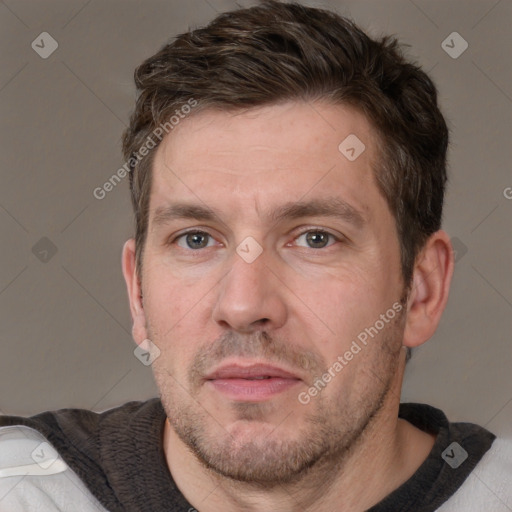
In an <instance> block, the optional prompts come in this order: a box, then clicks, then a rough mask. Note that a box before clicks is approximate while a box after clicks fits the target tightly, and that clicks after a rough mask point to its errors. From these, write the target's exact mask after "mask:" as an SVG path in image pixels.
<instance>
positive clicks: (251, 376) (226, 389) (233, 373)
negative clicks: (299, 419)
mask: <svg viewBox="0 0 512 512" xmlns="http://www.w3.org/2000/svg"><path fill="white" fill-rule="evenodd" d="M205 381H206V384H207V385H209V386H211V387H212V388H213V389H214V390H215V391H216V392H219V393H221V394H222V395H224V396H225V397H226V398H228V399H230V400H234V401H242V402H260V401H264V400H269V399H270V398H272V397H274V396H276V395H278V394H280V393H283V392H284V391H286V390H288V389H290V388H291V387H294V386H296V385H297V384H298V383H300V382H301V381H302V379H301V378H300V377H299V376H298V375H295V374H293V373H291V372H289V371H287V370H284V369H283V368H279V367H276V366H271V365H266V364H251V365H243V364H231V365H226V366H223V367H221V368H218V369H217V370H215V371H214V372H212V373H211V374H209V375H207V376H206V378H205Z"/></svg>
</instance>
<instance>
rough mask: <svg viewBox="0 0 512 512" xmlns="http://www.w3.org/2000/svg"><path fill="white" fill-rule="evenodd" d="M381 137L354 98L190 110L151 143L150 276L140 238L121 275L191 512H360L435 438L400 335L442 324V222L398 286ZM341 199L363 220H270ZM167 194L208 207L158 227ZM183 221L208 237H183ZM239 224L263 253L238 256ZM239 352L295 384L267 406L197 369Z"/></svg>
mask: <svg viewBox="0 0 512 512" xmlns="http://www.w3.org/2000/svg"><path fill="white" fill-rule="evenodd" d="M349 134H356V135H357V137H358V138H359V139H360V140H361V141H363V143H364V144H365V146H366V149H365V151H364V152H363V153H362V154H361V155H360V156H359V157H358V158H357V159H356V160H354V161H349V160H348V159H347V158H345V156H344V155H342V154H341V153H340V151H339V150H338V145H339V144H340V142H341V141H343V140H344V139H345V138H346V137H347V136H348V135H349ZM376 147H377V139H376V134H375V132H374V130H373V129H372V127H371V126H370V125H369V123H368V121H367V120H366V118H365V117H364V116H363V115H362V114H360V113H359V112H357V111H356V110H354V109H352V108H349V107H345V106H339V105H337V106H334V105H331V104H327V103H324V102H316V103H315V104H314V105H310V104H306V103H297V102H289V103H285V104H281V105H272V106H267V107H262V108H257V109H251V110H248V111H240V112H237V113H227V112H221V111H211V110H206V111H203V112H200V113H196V114H195V115H193V116H190V117H189V118H187V119H185V120H184V121H182V122H181V123H180V124H179V125H178V126H177V127H176V128H175V129H174V130H173V132H171V133H170V134H169V135H168V136H167V137H166V138H165V139H164V140H163V141H162V144H161V145H160V147H159V148H158V150H157V153H156V155H155V160H154V168H153V172H154V174H153V184H152V190H151V196H150V218H149V230H148V237H147V240H146V246H145V250H144V261H143V270H142V276H138V275H137V272H136V266H135V242H134V240H133V239H131V240H129V241H127V242H126V244H125V246H124V250H123V272H124V275H125V279H126V283H127V287H128V294H129V298H130V307H131V313H132V318H133V336H134V339H135V341H136V342H137V343H141V342H142V341H143V340H145V339H150V340H151V342H152V343H154V344H155V345H156V346H157V347H158V349H159V350H160V355H159V357H157V358H156V359H155V361H154V362H153V365H152V367H153V371H154V375H155V380H156V382H157V385H158V387H159V390H160V394H161V399H162V403H163V405H164V407H165V410H166V413H167V417H168V420H167V421H166V423H165V429H164V437H163V443H164V450H165V454H166V460H167V464H168V466H169V470H170V472H171V474H172V476H173V478H174V480H175V482H176V483H177V485H178V487H179V488H180V490H181V491H182V493H183V494H184V495H185V497H186V498H187V499H188V501H189V502H190V503H191V504H192V505H193V506H194V507H195V508H197V509H198V510H201V512H203V511H205V512H209V511H219V510H223V511H242V510H243V511H268V510H275V511H310V510H315V512H322V511H332V510H337V511H341V512H343V511H361V510H366V509H368V508H369V507H371V506H373V505H374V504H376V503H378V502H379V501H380V500H381V499H383V498H384V497H385V496H387V495H388V494H389V493H390V492H391V491H393V490H394V489H396V488H397V487H399V486H400V485H401V484H402V483H403V482H405V481H406V480H407V479H408V478H409V477H410V476H411V475H412V474H413V473H414V472H415V471H416V469H417V468H418V467H419V466H420V465H421V463H422V462H423V461H424V460H425V458H426V457H427V456H428V453H429V452H430V450H431V448H432V446H433V443H434V441H435V437H434V436H433V435H432V434H430V433H426V432H423V431H421V430H419V429H417V428H416V427H414V426H413V425H411V424H410V423H408V422H407V421H405V420H402V419H398V417H397V415H398V406H399V401H400V389H401V385H402V379H403V372H404V367H405V348H404V347H407V346H408V347H415V346H418V345H420V344H422V343H423V342H425V341H426V340H428V339H429V338H430V337H431V336H432V334H433V333H434V331H435V329H436V327H437V325H438V323H439V320H440V318H441V314H442V311H443V309H444V307H445V305H446V301H447V299H448V293H449V287H450V281H451V276H452V273H453V265H454V262H453V253H452V250H451V245H450V240H449V237H448V235H447V234H446V233H445V232H444V231H442V230H440V231H438V232H436V233H434V234H433V235H432V236H431V237H430V238H429V239H428V241H427V242H426V244H425V246H424V248H423V250H422V251H421V253H420V254H419V255H418V258H417V260H416V264H415V268H414V277H413V282H412V283H411V287H410V293H408V294H404V291H405V290H406V287H405V283H404V282H403V279H402V274H401V269H400V247H399V241H398V237H397V231H396V223H395V219H394V218H393V215H392V214H391V212H390V210H389V207H388V205H387V203H386V201H385V198H384V197H383V196H382V195H381V193H380V192H379V190H378V188H377V185H376V182H375V178H374V174H373V171H372V168H373V167H372V166H374V165H375V164H376V163H377V162H378V159H379V156H378V154H377V151H376ZM333 196H335V197H336V198H338V199H342V200H344V201H345V202H346V203H348V204H349V205H351V206H352V207H353V208H354V209H355V210H357V212H359V213H360V215H361V217H362V219H363V222H362V223H361V224H360V225H358V224H357V223H355V222H353V219H351V218H342V219H340V218H334V217H330V216H326V215H314V216H311V215H308V216H306V217H301V218H296V219H284V220H281V221H278V222H276V221H272V220H271V219H270V218H269V217H268V215H267V214H268V212H269V211H272V210H273V209H275V208H278V207H279V206H282V205H283V204H284V203H288V202H292V203H295V202H297V201H299V200H300V201H306V200H307V201H309V200H313V199H318V200H320V201H321V202H322V201H323V202H325V201H326V200H327V198H332V197H333ZM177 201H179V202H186V203H190V204H195V205H199V206H207V207H209V208H212V209H215V211H216V212H217V213H218V217H216V218H214V219H213V220H208V221H204V220H195V219H173V220H168V221H167V222H156V219H157V215H156V214H157V211H158V209H159V208H162V207H165V206H166V205H168V204H169V203H173V202H177ZM191 228H192V229H196V230H200V231H204V232H207V233H208V234H209V235H211V238H210V237H208V236H206V237H205V238H202V237H201V236H199V238H196V239H191V238H190V237H189V238H188V239H187V237H186V236H181V237H180V238H178V237H179V236H180V235H182V234H183V231H184V230H187V229H191ZM318 230H324V231H327V232H329V233H331V234H332V235H333V237H323V236H322V235H321V234H320V235H319V234H318V233H317V231H318ZM249 236H250V237H252V238H253V239H254V240H256V241H257V242H258V244H259V245H260V246H261V248H262V249H263V251H262V253H261V254H260V255H259V256H258V257H257V258H256V259H255V260H254V261H253V262H252V263H248V262H247V261H246V260H244V259H243V258H242V257H241V256H240V255H239V254H238V253H237V252H236V248H237V247H238V246H239V245H240V244H241V242H242V241H244V240H245V239H246V237H249ZM311 237H312V238H311ZM187 241H188V242H189V243H190V242H192V247H193V248H190V245H187ZM312 241H313V243H312ZM319 241H320V242H321V243H318V242H319ZM198 243H199V246H200V247H199V248H198V247H197V245H198ZM251 250H252V249H251ZM141 293H142V294H143V302H142V301H141V298H140V295H141ZM401 299H402V306H403V308H402V311H401V312H400V314H397V315H396V316H395V317H394V319H393V320H391V321H389V322H387V323H386V324H385V327H384V328H382V329H381V330H380V331H379V332H378V334H377V335H376V336H375V337H373V338H370V339H369V342H368V344H367V345H365V346H364V347H362V349H361V351H360V352H358V353H357V355H355V356H354V357H353V358H352V359H351V360H350V361H348V362H347V364H346V366H344V367H343V369H342V371H340V372H338V373H336V374H335V376H334V377H333V378H332V379H331V380H330V382H329V383H328V384H327V385H326V386H325V387H324V388H323V389H322V390H321V392H320V393H318V394H317V395H316V396H314V397H311V400H310V401H309V402H308V403H307V404H303V403H300V401H299V400H298V395H299V393H300V392H305V391H307V390H308V389H309V388H310V387H311V386H312V385H313V383H314V382H315V378H317V377H319V376H321V375H322V374H323V373H325V371H326V370H327V369H328V368H329V367H331V366H332V365H333V363H334V362H335V361H336V360H337V358H338V356H340V355H343V354H344V353H345V352H346V351H347V350H349V349H350V347H351V343H352V342H353V340H356V339H357V336H358V334H360V333H361V332H362V331H364V329H365V328H367V327H369V326H373V325H375V323H376V321H377V320H379V318H381V317H380V315H382V314H385V313H386V311H388V310H389V309H390V308H391V307H392V305H393V304H397V303H400V300H401ZM233 361H238V362H240V361H241V362H243V363H248V362H270V363H273V364H274V365H278V366H280V367H283V368H285V369H287V370H288V371H291V372H292V373H294V374H296V375H297V376H298V377H299V378H300V380H299V381H298V382H297V383H296V384H295V385H294V386H292V387H290V388H288V389H287V390H285V391H283V392H281V393H279V394H277V395H274V396H272V397H271V398H269V399H267V400H263V401H261V402H257V403H248V402H246V401H237V400H232V399H230V398H229V397H226V395H224V394H223V393H221V392H219V391H218V390H217V389H216V388H215V387H212V386H211V385H209V384H208V383H207V382H205V381H204V380H203V377H205V375H206V374H207V373H208V372H210V371H212V370H213V369H215V368H217V367H218V366H219V364H223V363H225V362H233Z"/></svg>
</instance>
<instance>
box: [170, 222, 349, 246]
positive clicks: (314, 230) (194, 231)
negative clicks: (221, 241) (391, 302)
mask: <svg viewBox="0 0 512 512" xmlns="http://www.w3.org/2000/svg"><path fill="white" fill-rule="evenodd" d="M307 233H317V234H322V235H328V236H329V237H331V239H334V241H335V242H342V241H343V237H340V236H336V235H335V234H334V233H331V232H330V231H326V230H324V229H320V228H308V229H305V230H303V231H301V232H300V233H298V234H297V235H296V236H295V237H294V239H293V240H297V239H298V238H300V237H301V236H302V235H305V234H307ZM191 234H197V235H205V236H208V237H210V238H213V239H214V237H213V236H212V235H211V234H210V233H208V232H207V231H202V230H198V229H191V230H189V231H184V232H183V233H181V234H179V235H177V236H176V237H174V238H172V239H169V240H168V241H167V242H166V245H174V244H175V243H176V242H177V241H178V240H180V239H181V238H183V237H185V236H187V235H191ZM332 245H334V243H333V244H330V245H327V246H326V247H320V248H314V247H303V249H311V250H312V251H318V250H320V249H327V248H328V247H331V246H332ZM207 248H208V247H204V248H203V249H207ZM181 249H184V248H181ZM184 250H187V251H190V252H201V250H200V249H190V248H188V249H184Z"/></svg>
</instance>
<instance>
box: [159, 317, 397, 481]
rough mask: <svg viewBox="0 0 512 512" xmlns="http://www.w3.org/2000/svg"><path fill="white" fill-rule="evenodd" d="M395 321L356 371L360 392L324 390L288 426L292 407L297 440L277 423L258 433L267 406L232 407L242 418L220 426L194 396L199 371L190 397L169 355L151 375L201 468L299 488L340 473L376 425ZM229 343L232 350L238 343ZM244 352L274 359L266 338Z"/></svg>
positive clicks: (386, 387) (391, 365) (391, 361)
mask: <svg viewBox="0 0 512 512" xmlns="http://www.w3.org/2000/svg"><path fill="white" fill-rule="evenodd" d="M395 320H396V321H395V322H394V323H390V324H389V325H388V326H387V327H386V329H385V330H384V331H383V332H382V333H381V336H379V339H377V338H375V339H373V340H372V341H371V343H372V344H379V348H378V350H377V349H376V347H375V346H374V347H372V356H371V359H370V358H365V359H366V360H365V363H364V366H365V368H362V366H363V365H362V364H361V363H360V364H359V374H360V375H361V374H364V376H365V377H364V378H365V379H366V380H365V382H364V383H361V382H360V383H359V386H360V387H359V386H358V389H357V390H356V389H351V390H349V391H348V393H347V394H343V390H341V392H340V395H339V396H329V395H328V394H327V393H326V392H325V390H323V391H322V392H320V393H319V394H318V396H316V397H314V398H313V399H312V400H311V402H310V404H309V405H312V406H313V407H314V409H313V411H312V412H308V413H306V414H304V413H303V412H302V409H301V408H302V407H308V406H309V405H308V406H303V405H297V404H298V401H297V402H296V403H294V404H293V405H290V412H291V414H289V417H288V416H287V417H286V420H287V425H290V424H291V423H293V421H291V422H290V421H289V420H290V418H292V420H293V415H294V414H297V413H296V412H295V411H294V408H297V407H300V408H299V409H298V413H299V414H300V416H298V419H297V425H299V426H298V427H297V431H296V432H294V436H293V438H290V437H287V436H286V431H285V430H284V429H283V428H281V430H280V427H279V425H275V426H272V428H269V427H270V425H268V424H266V425H264V427H265V428H263V427H262V428H261V430H260V431H258V430H257V429H256V428H255V422H260V421H264V420H265V417H266V412H267V411H268V405H269V404H266V403H264V402H263V403H250V404H249V403H235V404H233V408H232V410H233V414H232V416H234V417H236V419H237V420H239V421H238V422H237V425H236V426H234V427H233V426H232V425H230V429H229V431H228V430H227V429H226V428H224V427H222V426H221V418H219V419H216V418H214V417H212V415H210V414H209V413H208V412H207V411H206V408H204V407H203V406H201V405H200V404H199V400H197V397H196V396H195V395H196V394H197V393H198V392H199V384H198V382H195V384H194V372H189V379H188V383H187V384H189V387H188V390H189V392H188V393H187V392H185V391H184V388H183V387H182V386H181V385H179V384H177V383H176V380H175V379H174V378H173V377H172V375H170V372H169V370H168V369H167V368H166V367H165V363H164V362H163V360H164V357H161V358H159V359H157V360H156V361H155V362H154V363H153V371H154V375H155V380H156V383H157V386H158V388H159V390H160V397H161V401H162V404H163V407H164V409H165V412H166V414H167V418H168V420H169V423H170V425H171V428H172V429H173V430H174V431H175V432H176V434H177V435H178V437H179V438H180V439H181V441H182V442H183V443H184V444H185V445H186V446H187V447H188V449H189V450H190V451H191V452H192V453H193V454H194V455H195V457H196V458H197V460H198V461H199V462H200V463H201V464H202V465H203V466H204V467H206V468H208V469H209V470H211V471H213V472H215V473H216V474H218V475H222V476H223V477H226V478H228V479H230V480H233V481H236V482H245V483H250V484H252V485H254V486H256V487H262V488H265V489H269V488H273V487H276V486H281V485H284V484H295V483H299V482H301V481H303V480H304V479H305V478H306V476H308V475H310V476H311V473H312V472H317V473H319V474H322V475H324V476H323V480H324V481H325V478H326V476H325V475H334V474H335V470H336V471H338V472H339V471H341V470H342V467H343V464H344V462H345V461H346V460H347V459H348V458H349V457H350V453H351V451H353V450H354V449H355V448H356V446H357V444H358V442H360V441H361V440H362V439H363V437H364V434H365V432H367V431H368V430H369V429H370V428H371V425H372V423H373V420H374V419H375V418H376V417H377V416H378V413H379V411H381V409H382V407H383V405H384V403H385V402H386V399H387V397H388V394H389V392H390V390H391V387H392V382H393V378H394V374H395V372H396V367H397V361H398V353H399V351H400V348H401V344H400V343H397V340H401V339H403V327H402V325H401V322H399V321H398V320H399V318H395ZM265 336H266V335H264V338H265ZM258 339H259V338H258ZM228 345H229V346H230V347H231V348H232V347H233V346H234V344H233V343H231V344H229V343H228ZM243 347H245V348H240V346H239V348H240V349H239V350H238V352H239V353H240V354H241V353H242V352H243V355H249V354H248V353H247V351H248V350H249V351H250V352H252V353H253V355H255V354H256V353H257V355H258V356H265V355H269V353H268V352H269V350H270V352H273V349H269V347H272V345H271V344H269V342H268V336H266V341H265V340H264V339H263V338H262V341H261V343H260V344H258V343H257V342H256V343H255V342H254V340H252V341H251V343H247V344H245V343H243ZM249 347H251V348H250V349H249ZM258 347H259V348H258ZM246 349H247V350H246ZM223 350H224V349H223ZM364 350H368V349H366V348H365V349H363V352H364ZM229 351H230V350H229V349H227V350H224V352H229ZM271 355H273V354H271ZM274 360H275V358H274ZM282 360H283V359H282ZM284 360H286V359H284ZM288 361H289V360H288ZM357 364H358V363H357V362H356V363H355V365H357ZM366 365H368V366H366ZM347 369H348V368H344V369H343V370H342V372H346V371H347ZM354 369H355V366H354ZM336 378H342V377H334V379H333V382H332V383H330V384H328V385H327V388H328V387H329V386H331V385H333V384H334V385H335V383H336ZM361 384H364V385H361ZM189 393H190V394H189ZM331 395H332V393H331ZM292 396H294V395H292ZM283 423H284V421H283ZM231 427H233V428H231ZM287 428H288V429H289V428H290V427H289V426H288V427H287ZM258 433H259V434H260V435H258ZM171 456H172V455H171ZM329 469H330V470H331V471H329ZM327 478H328V477H327ZM333 478H334V477H333Z"/></svg>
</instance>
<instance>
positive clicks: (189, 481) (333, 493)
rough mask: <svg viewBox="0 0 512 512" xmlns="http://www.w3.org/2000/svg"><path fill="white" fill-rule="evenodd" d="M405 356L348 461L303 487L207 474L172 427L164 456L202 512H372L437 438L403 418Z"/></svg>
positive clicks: (317, 473) (320, 471)
mask: <svg viewBox="0 0 512 512" xmlns="http://www.w3.org/2000/svg"><path fill="white" fill-rule="evenodd" d="M402 352H403V353H402V357H401V358H400V364H399V366H398V368H397V372H396V374H395V378H394V381H393V384H392V386H391V388H390V390H389V392H388V393H387V395H386V397H385V400H384V403H383V406H382V407H381V408H380V410H379V411H378V413H377V414H376V415H375V416H374V417H373V419H372V420H371V422H370V423H369V424H368V426H367V428H366V430H365V431H364V432H363V434H362V435H361V436H360V438H359V439H358V440H357V441H356V442H355V443H354V444H353V445H352V447H351V448H350V450H349V451H348V452H347V453H346V454H345V456H344V457H343V460H329V461H322V462H321V463H319V464H317V465H315V466H314V467H313V468H311V469H310V470H309V471H308V472H307V473H306V474H305V475H304V477H303V478H302V479H301V480H300V481H299V482H294V483H293V484H290V485H287V486H284V485H283V486H279V487H274V488H273V489H263V488H262V487H261V486H255V485H252V484H250V483H245V482H236V481H233V480H230V479H228V478H225V477H223V476H221V475H219V474H217V473H214V472H213V471H211V470H209V469H207V468H205V467H204V466H203V465H202V464H201V463H200V462H199V461H198V460H197V459H196V457H195V456H194V455H193V454H192V453H191V452H190V451H189V449H188V448H187V446H186V445H185V444H184V443H183V442H182V441H181V439H180V438H179V437H178V436H177V434H176V433H175V432H174V430H173V429H172V428H171V426H170V424H169V422H168V421H166V422H165V429H164V451H165V455H166V459H167V464H168V466H169V470H170V472H171V474H172V476H173V479H174V481H175V482H176V485H177V486H178V488H179V489H180V491H181V492H182V494H183V495H184V496H185V497H186V498H187V500H188V501H189V502H190V503H191V504H192V505H193V506H194V507H195V508H196V509H198V510H201V512H203V511H204V512H215V511H218V510H223V511H225V512H239V511H241V510H244V511H254V512H260V511H267V510H274V511H277V512H279V511H297V512H299V511H301V512H310V511H313V510H314V511H315V512H324V511H326V512H327V511H332V510H337V511H338V512H355V511H361V510H367V509H368V508H370V507H372V506H373V505H375V504H377V503H378V502H379V501H381V500H382V499H383V498H385V497H386V496H387V495H388V494H389V493H391V492H392V491H393V490H395V489H396V488H398V487H399V486H400V485H401V484H402V483H404V482H405V481H406V480H408V479H409V478H410V477H411V476H412V475H413V474H414V472H415V471H416V470H417V469H418V467H419V466H420V465H421V464H422V463H423V461H424V460H425V459H426V458H427V456H428V454H429V452H430V450H431V449H432V446H433V444H434V441H435V436H433V435H431V434H428V433H426V432H423V431H421V430H419V429H418V428H416V427H414V426H413V425H412V424H410V423H409V422H407V421H405V420H402V419H399V418H398V408H399V405H400V389H401V385H402V379H403V371H404V367H405V350H403V351H402Z"/></svg>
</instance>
